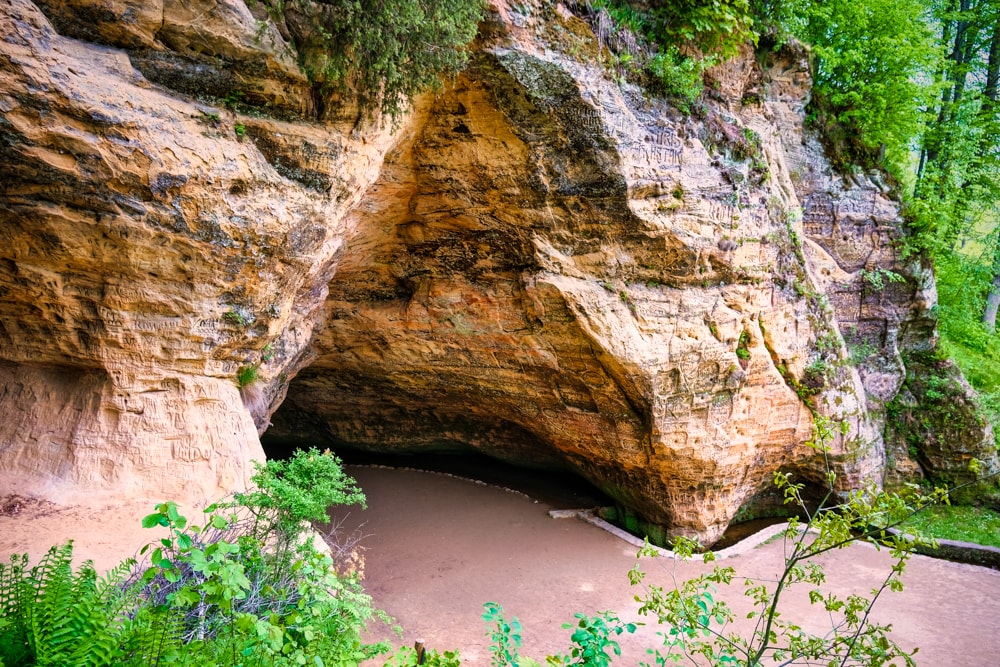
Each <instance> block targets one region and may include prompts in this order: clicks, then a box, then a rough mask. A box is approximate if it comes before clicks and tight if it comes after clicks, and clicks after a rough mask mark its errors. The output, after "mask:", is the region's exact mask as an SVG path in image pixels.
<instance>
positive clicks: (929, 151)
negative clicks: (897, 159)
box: [916, 0, 958, 194]
mask: <svg viewBox="0 0 1000 667" xmlns="http://www.w3.org/2000/svg"><path fill="white" fill-rule="evenodd" d="M956 2H957V0H949V1H948V6H947V7H946V10H945V11H946V14H945V18H943V19H942V21H941V44H942V45H945V44H948V45H951V44H952V40H953V39H955V37H953V35H952V31H953V30H954V29H955V24H956V22H955V21H954V20H952V19H950V18H948V17H947V14H948V13H951V12H954V11H956V10H957V9H958V6H957V5H956ZM957 48H958V46H957V45H955V46H953V48H952V52H951V54H949V55H948V56H947V57H946V59H945V62H944V64H943V65H942V66H941V71H940V72H939V73H938V82H939V83H940V84H941V105H940V106H939V107H938V113H937V122H936V123H934V125H933V126H931V128H930V129H929V130H928V131H926V132H925V133H924V141H923V147H922V149H921V151H920V162H919V164H918V166H917V186H916V188H917V193H918V194H919V193H920V191H921V187H920V186H921V184H922V180H923V176H924V172H925V169H926V167H927V165H928V164H934V163H935V162H937V159H938V153H939V152H940V146H941V143H942V139H943V137H942V136H941V134H942V133H943V132H944V130H945V122H946V121H947V120H948V108H949V106H950V104H949V103H950V101H951V95H952V88H953V85H954V84H953V82H952V70H953V65H952V64H951V61H952V58H953V56H954V54H955V50H956V49H957Z"/></svg>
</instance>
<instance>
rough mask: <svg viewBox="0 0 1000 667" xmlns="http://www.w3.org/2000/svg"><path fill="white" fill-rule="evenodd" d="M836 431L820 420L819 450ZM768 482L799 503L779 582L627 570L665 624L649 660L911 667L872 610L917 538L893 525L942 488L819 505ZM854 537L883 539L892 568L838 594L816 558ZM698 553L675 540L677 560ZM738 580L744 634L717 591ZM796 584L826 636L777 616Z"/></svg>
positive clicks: (779, 478)
mask: <svg viewBox="0 0 1000 667" xmlns="http://www.w3.org/2000/svg"><path fill="white" fill-rule="evenodd" d="M837 432H838V427H837V425H836V424H833V423H831V422H821V423H819V424H818V427H817V432H816V434H815V438H814V444H815V446H816V449H817V450H818V451H821V452H822V451H825V450H826V449H827V447H828V446H829V443H830V442H831V439H832V438H833V437H835V435H836V433H837ZM774 480H775V485H776V487H777V488H778V490H779V491H781V492H782V493H783V494H784V496H785V502H786V503H788V504H792V505H794V506H796V507H797V508H798V510H799V512H800V513H801V516H802V517H803V518H802V519H798V518H795V519H792V520H790V521H789V527H788V529H787V530H786V532H785V533H784V538H785V542H786V544H785V549H784V553H785V561H784V568H783V570H782V571H781V573H780V574H779V575H778V577H777V578H776V579H770V580H767V581H759V580H758V581H754V580H751V579H748V578H743V577H737V575H736V571H735V570H734V569H733V568H731V567H720V566H715V568H714V569H713V570H712V571H710V572H705V573H702V574H701V575H699V576H697V577H694V578H692V579H687V580H684V581H679V580H678V577H677V576H676V571H675V573H674V574H673V575H672V580H673V585H672V586H671V587H664V586H659V585H657V584H656V583H654V582H651V581H650V577H648V576H647V575H646V574H645V573H644V572H643V571H642V570H641V569H640V568H639V567H638V565H636V566H635V567H634V568H633V569H632V571H630V572H629V581H630V582H631V583H632V584H633V585H635V586H638V587H641V588H642V594H641V595H638V596H636V600H637V601H638V602H639V603H640V605H641V606H640V609H639V613H640V614H643V615H650V616H653V617H655V618H656V619H657V621H658V622H659V623H660V624H663V625H665V626H667V627H668V628H669V630H667V631H666V632H663V633H661V637H662V646H660V647H657V648H655V649H652V650H651V651H650V653H651V654H652V655H653V657H654V662H653V663H652V664H654V665H657V666H662V665H667V664H675V663H684V664H709V665H714V666H717V665H741V666H756V665H761V664H772V663H777V664H791V663H795V664H835V665H882V664H890V663H892V661H894V660H895V661H897V664H906V665H912V664H913V659H912V654H913V652H907V651H904V650H903V649H902V648H900V647H899V646H897V645H896V644H895V643H894V642H893V641H892V640H891V639H890V637H889V630H890V627H889V626H887V625H880V624H878V623H875V622H873V621H872V619H871V617H870V612H871V610H872V607H873V606H874V604H875V603H876V601H877V600H878V599H879V597H880V596H881V595H882V593H884V592H886V591H898V590H901V589H902V586H903V584H902V580H901V579H900V577H901V575H902V573H903V572H904V570H905V564H906V561H907V559H908V558H909V556H910V553H911V551H912V549H913V547H914V545H915V544H917V543H918V542H917V539H916V538H914V537H911V536H907V535H903V534H901V533H899V532H894V531H893V530H892V529H893V528H895V527H896V526H898V525H899V524H900V523H901V522H902V521H904V520H905V519H906V518H907V517H909V516H912V515H913V513H914V512H916V511H919V509H920V508H922V507H925V506H927V505H928V504H932V503H938V502H941V501H942V499H944V498H946V497H947V492H946V491H944V490H936V491H934V492H933V493H932V494H931V495H929V496H925V495H922V494H921V493H919V490H918V489H907V490H906V491H905V493H904V494H903V495H896V494H887V493H884V492H881V491H879V490H877V489H875V488H868V489H862V490H857V491H853V492H850V493H847V494H844V495H835V494H834V493H833V492H832V491H831V493H830V495H828V496H827V498H826V499H825V500H824V501H823V502H821V503H820V505H819V507H813V506H810V504H809V503H807V502H806V500H805V498H804V491H805V486H804V485H803V484H801V483H797V482H793V481H792V478H791V476H790V475H788V474H785V473H781V472H778V473H776V474H775V476H774ZM831 484H832V482H831ZM831 488H832V487H831ZM858 541H867V542H870V543H872V544H874V545H875V546H876V547H879V548H881V547H883V546H887V547H888V548H889V550H890V553H891V555H892V558H893V559H894V562H893V564H892V566H891V567H890V568H889V570H888V572H886V573H885V575H884V577H883V578H882V579H881V581H880V582H879V583H878V585H876V586H875V587H874V588H872V589H871V591H870V594H869V595H857V594H851V595H846V596H839V595H836V594H834V593H832V592H829V591H825V590H824V589H823V587H824V586H825V585H826V573H825V571H824V569H823V566H822V563H821V562H820V560H819V559H818V557H819V556H821V555H822V554H824V553H826V552H828V551H831V550H834V549H842V548H845V547H848V546H850V545H852V544H854V543H855V542H858ZM921 543H923V542H921ZM696 550H697V544H696V543H693V542H692V541H691V540H687V539H683V538H680V539H678V540H677V541H676V543H675V545H674V554H675V556H677V557H678V558H691V557H693V556H694V555H695V552H696ZM640 555H641V556H651V555H654V551H653V550H651V549H643V550H642V551H641V552H640ZM706 562H711V561H710V560H708V559H706ZM675 563H676V561H675ZM734 580H738V581H741V582H742V583H743V596H744V598H745V599H746V601H747V602H749V604H750V606H751V609H750V611H748V612H746V613H745V614H743V615H744V616H745V618H746V619H748V620H750V621H752V622H753V624H754V625H753V627H752V629H751V630H750V631H748V632H743V633H738V632H734V631H732V630H730V624H731V623H732V621H733V620H734V619H735V615H734V613H733V611H732V609H731V608H730V607H729V606H728V605H727V604H726V602H725V601H723V600H722V595H721V592H722V591H724V590H725V588H724V587H726V586H728V585H730V584H731V583H732V582H733V581H734ZM801 587H807V594H808V599H809V601H810V602H811V603H812V604H814V605H821V606H822V608H823V610H824V611H825V612H826V615H827V616H828V617H829V619H830V627H829V628H828V629H826V630H825V631H824V632H822V633H818V634H812V633H811V632H809V631H806V630H805V629H804V628H803V627H802V626H800V625H798V624H797V623H796V622H794V621H793V620H791V619H786V618H785V617H784V616H783V614H782V608H783V606H784V602H783V601H784V599H785V596H786V594H787V593H788V591H790V590H791V589H792V588H801ZM744 604H745V603H744ZM647 667H648V666H647Z"/></svg>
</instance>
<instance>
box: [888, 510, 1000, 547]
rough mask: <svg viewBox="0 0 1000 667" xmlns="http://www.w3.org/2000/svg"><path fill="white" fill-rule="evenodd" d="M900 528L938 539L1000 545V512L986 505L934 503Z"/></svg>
mask: <svg viewBox="0 0 1000 667" xmlns="http://www.w3.org/2000/svg"><path fill="white" fill-rule="evenodd" d="M901 528H903V529H904V530H912V531H915V532H919V533H922V534H924V535H929V536H932V537H935V538H937V539H939V540H958V541H960V542H974V543H975V544H982V545H985V546H990V547H1000V513H998V512H994V511H993V510H990V509H986V508H985V507H968V506H959V505H935V506H934V507H928V508H927V509H925V510H922V511H920V512H919V513H917V514H915V515H913V516H912V517H911V518H909V519H907V520H906V522H905V523H904V524H903V525H902V526H901Z"/></svg>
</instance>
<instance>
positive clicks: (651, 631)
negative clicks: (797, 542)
mask: <svg viewBox="0 0 1000 667" xmlns="http://www.w3.org/2000/svg"><path fill="white" fill-rule="evenodd" d="M349 472H351V474H353V475H355V476H356V477H357V479H358V481H359V483H360V484H361V486H362V488H363V489H365V492H366V493H367V495H368V505H369V507H368V509H367V510H363V511H362V510H360V509H357V508H355V509H352V510H351V511H350V512H349V515H348V516H347V517H346V519H345V522H344V528H345V530H347V531H348V532H351V531H352V530H353V527H355V526H359V525H360V528H359V530H360V532H361V533H362V534H363V535H364V536H365V537H364V539H363V544H364V546H365V548H366V551H365V576H366V586H367V588H368V590H369V592H370V593H371V594H372V596H373V597H374V599H375V602H376V605H377V606H379V607H380V608H382V609H384V610H385V611H387V612H388V613H389V614H390V615H392V616H393V617H394V618H395V619H396V621H397V622H398V623H399V624H400V625H401V626H402V627H404V628H405V632H404V633H403V636H402V637H398V636H395V635H393V633H392V632H391V631H390V630H389V629H388V628H384V627H378V628H374V629H373V636H376V637H384V638H388V639H390V640H391V641H392V642H393V643H395V644H399V645H412V643H413V642H414V641H415V640H416V639H418V638H419V639H423V640H424V641H425V642H426V644H427V646H428V647H432V648H437V649H440V650H443V649H456V648H457V649H459V650H460V653H461V655H462V658H463V665H469V666H479V665H488V664H489V659H490V655H489V642H488V640H487V637H486V626H485V624H484V623H483V621H482V619H481V615H482V612H483V603H484V602H487V601H494V602H499V603H500V604H502V605H503V606H504V608H505V610H506V612H507V614H508V616H517V617H518V618H519V619H520V620H521V623H522V624H523V626H524V650H523V653H524V654H525V655H531V656H533V657H536V658H543V657H544V656H545V655H549V654H552V653H557V652H560V651H565V650H566V649H567V646H568V637H569V633H568V631H566V630H564V629H562V627H561V626H562V624H563V623H567V622H570V621H572V620H573V614H574V613H575V612H586V613H588V614H592V613H595V612H598V611H604V610H612V611H615V612H616V613H617V614H618V615H619V616H621V617H622V618H626V619H629V620H633V619H638V618H639V617H638V616H637V615H636V613H635V612H636V609H637V604H636V603H635V601H634V599H633V596H634V594H635V592H636V591H635V590H634V589H632V588H631V587H630V586H629V584H628V579H627V576H626V573H627V571H628V570H629V569H630V568H631V567H632V566H633V565H634V564H635V562H636V559H635V551H636V549H635V547H633V546H632V545H629V544H627V543H625V542H623V541H621V540H620V539H619V538H617V537H615V536H613V535H611V534H609V533H607V532H605V531H603V530H601V529H599V528H596V527H594V526H592V525H590V524H587V523H584V522H583V521H580V520H577V519H553V518H551V517H550V516H549V514H548V512H549V509H550V507H549V505H547V504H545V503H543V502H537V501H534V500H532V499H530V498H528V497H526V496H524V495H522V494H519V493H514V492H510V491H505V490H502V489H499V488H495V487H488V486H484V485H479V484H475V483H473V482H469V481H467V480H463V479H457V478H454V477H449V476H445V475H440V474H433V473H423V472H416V471H407V470H389V469H377V468H349ZM152 508H153V502H152V501H137V502H136V503H133V504H119V505H109V506H106V507H102V508H89V509H84V508H80V507H59V506H54V505H49V504H46V503H38V502H36V501H26V500H24V499H21V500H17V499H14V500H13V501H12V500H11V499H10V498H7V499H0V559H2V560H3V561H6V560H7V559H8V557H9V554H10V553H13V552H20V551H28V552H29V553H31V554H32V557H33V558H38V557H40V556H41V555H42V554H43V553H44V552H45V550H46V549H47V548H48V546H50V545H51V544H56V543H59V542H61V541H64V540H65V539H68V538H72V539H74V544H75V547H76V554H77V555H78V557H79V558H80V559H83V558H91V559H93V560H94V561H95V563H96V564H97V566H98V567H99V568H108V567H111V566H113V565H115V564H116V563H117V562H118V561H119V560H120V559H121V558H123V557H125V556H129V555H132V554H134V553H135V551H136V550H137V549H138V548H139V547H140V546H141V545H142V544H145V543H146V542H149V541H150V540H152V539H156V538H157V537H158V534H157V533H156V531H155V530H143V529H142V528H141V527H140V525H139V520H140V519H141V517H142V516H143V515H145V514H148V513H150V512H151V511H152ZM194 513H195V512H194V511H189V512H188V514H189V516H190V515H193V514H194ZM361 524H363V525H361ZM781 557H782V543H781V541H780V540H779V541H775V542H771V543H769V544H766V545H763V546H760V547H757V548H754V549H751V550H749V551H747V552H746V553H744V554H742V555H739V556H736V557H734V558H732V559H729V560H727V561H725V564H730V565H733V566H734V567H736V569H737V571H738V572H739V573H740V574H744V575H749V576H753V577H757V578H766V577H773V576H774V575H775V574H776V573H777V571H778V569H779V568H780V566H781ZM641 565H642V567H643V568H644V569H645V570H646V571H648V572H649V578H650V580H651V581H653V582H654V583H659V584H661V585H669V583H670V581H671V577H672V576H676V577H678V578H684V577H687V576H691V575H692V574H694V573H696V572H698V571H699V568H701V567H704V566H702V565H699V564H691V563H683V564H678V563H676V562H675V561H672V560H669V559H663V558H660V559H644V560H643V561H642V563H641ZM825 565H826V569H827V575H828V580H829V582H830V588H831V589H833V590H836V591H838V592H840V593H847V592H859V593H866V592H867V591H868V590H869V589H870V588H872V587H873V586H874V585H876V583H877V582H878V581H879V578H880V577H881V576H882V575H884V573H885V572H886V570H887V567H888V565H889V559H888V554H887V553H885V552H884V551H882V552H877V551H876V550H875V549H874V548H871V547H868V546H855V547H852V548H850V549H847V550H844V551H841V552H837V553H835V554H833V555H832V556H831V557H830V558H827V559H826V561H825ZM675 568H676V569H675ZM904 582H905V584H906V589H905V590H904V591H903V592H902V593H894V594H890V595H888V596H886V597H884V598H883V599H881V600H880V601H879V603H878V606H877V607H876V616H877V618H878V620H880V621H883V622H891V623H893V626H894V637H895V639H896V640H897V641H898V642H900V643H901V644H902V645H903V646H904V647H907V648H911V647H919V648H920V651H919V653H918V654H917V656H916V658H917V663H918V664H919V665H923V666H925V667H930V666H933V667H939V666H950V667H963V666H968V667H985V666H988V665H995V664H997V656H998V655H1000V621H998V619H1000V573H998V572H995V571H993V570H989V569H985V568H980V567H975V566H970V565H960V564H954V563H948V562H945V561H939V560H935V559H931V558H926V557H922V556H915V557H914V558H913V559H912V560H911V562H910V564H909V565H908V568H907V572H906V575H905V577H904ZM741 591H742V587H741V586H738V585H737V586H733V587H732V589H731V590H729V591H721V592H720V595H724V596H725V597H726V599H727V600H730V601H738V600H740V599H741V598H742V596H741ZM803 595H804V592H803ZM812 612H814V610H813V609H811V608H810V606H809V605H808V603H807V601H806V600H805V599H804V598H803V597H802V595H799V596H792V597H790V598H789V606H788V607H787V608H786V616H787V617H789V618H796V619H798V618H808V619H810V622H813V623H816V624H817V626H816V627H817V629H819V628H822V627H823V626H822V621H823V619H822V617H817V616H815V615H812V616H810V614H812ZM639 620H647V621H648V620H649V619H639ZM658 630H659V628H657V627H655V626H653V625H646V626H644V627H642V628H641V629H640V631H639V632H638V633H637V634H636V635H633V636H631V637H627V638H625V639H623V640H622V642H621V643H622V648H623V656H622V658H621V659H619V660H616V661H615V664H618V665H629V666H631V665H636V664H638V663H639V662H640V661H642V660H648V657H647V656H646V655H645V648H646V647H649V646H655V645H656V644H657V638H656V633H657V631H658Z"/></svg>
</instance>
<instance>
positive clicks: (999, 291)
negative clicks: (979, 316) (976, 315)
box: [983, 265, 1000, 333]
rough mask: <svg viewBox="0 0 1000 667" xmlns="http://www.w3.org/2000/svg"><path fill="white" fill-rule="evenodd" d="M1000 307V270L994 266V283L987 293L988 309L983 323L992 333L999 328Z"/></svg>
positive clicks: (985, 311)
mask: <svg viewBox="0 0 1000 667" xmlns="http://www.w3.org/2000/svg"><path fill="white" fill-rule="evenodd" d="M994 266H995V265H994ZM998 308H1000V271H996V270H995V268H994V275H993V285H992V286H991V287H990V293H989V294H988V295H986V309H985V310H984V311H983V324H985V325H986V328H987V329H989V331H990V333H993V332H995V331H996V330H997V309H998Z"/></svg>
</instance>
